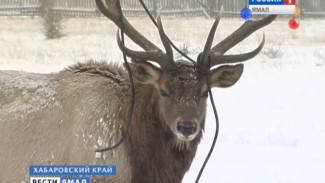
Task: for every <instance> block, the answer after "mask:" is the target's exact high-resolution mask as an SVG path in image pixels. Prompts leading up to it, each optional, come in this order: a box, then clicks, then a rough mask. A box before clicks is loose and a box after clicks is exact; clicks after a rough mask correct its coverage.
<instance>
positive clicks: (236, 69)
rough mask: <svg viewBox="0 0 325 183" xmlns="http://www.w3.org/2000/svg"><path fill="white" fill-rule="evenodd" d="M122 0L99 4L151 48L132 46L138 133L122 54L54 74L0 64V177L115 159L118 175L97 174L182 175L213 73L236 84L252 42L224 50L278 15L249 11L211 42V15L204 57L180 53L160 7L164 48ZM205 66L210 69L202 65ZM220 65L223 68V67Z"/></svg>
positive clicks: (17, 178) (128, 181)
mask: <svg viewBox="0 0 325 183" xmlns="http://www.w3.org/2000/svg"><path fill="white" fill-rule="evenodd" d="M118 3H119V1H118V0H106V1H105V2H103V1H102V0H96V4H97V6H98V9H99V10H100V12H101V13H102V14H103V15H104V16H106V17H107V18H108V19H110V20H111V21H113V22H114V23H115V24H116V25H117V27H119V28H121V26H122V25H123V31H124V32H125V34H126V35H127V36H128V37H129V38H130V39H131V40H132V41H133V42H135V43H136V44H137V45H139V46H140V47H141V48H142V49H143V50H144V51H137V50H132V49H130V48H128V47H127V46H125V45H124V44H123V43H122V41H121V38H120V34H117V43H118V46H119V47H120V49H121V51H122V52H123V53H124V54H125V55H126V56H127V57H129V58H131V61H130V62H129V65H130V68H131V72H132V74H133V77H134V78H133V81H134V87H135V99H136V100H135V108H134V111H133V119H132V126H131V130H130V134H129V136H128V138H127V139H125V141H124V142H123V143H122V144H121V145H119V146H118V147H116V148H114V149H111V150H109V151H104V152H95V151H96V150H97V149H100V148H105V147H109V146H113V145H115V144H116V143H117V142H118V141H119V140H120V139H121V138H122V137H123V134H124V133H125V132H126V129H125V123H126V121H127V118H128V113H129V112H130V108H129V105H130V102H131V99H130V97H129V96H130V82H131V81H130V79H129V78H128V74H127V72H126V70H125V69H124V68H123V67H122V66H120V65H116V64H110V63H108V62H105V61H102V62H98V61H93V60H91V61H89V62H86V63H78V64H76V65H73V66H70V67H68V68H66V69H64V70H62V71H60V72H57V73H50V74H38V73H27V72H23V71H9V70H1V71H0V147H1V148H0V165H1V166H0V180H1V182H10V183H11V182H12V183H14V182H29V170H28V168H29V165H116V176H93V177H91V181H92V182H97V183H98V182H103V183H104V182H105V183H113V182H121V183H146V182H148V183H149V182H150V183H152V182H155V183H165V182H168V183H170V182H173V183H180V182H181V181H182V179H183V176H184V174H185V173H186V172H187V171H188V169H189V168H190V166H191V163H192V160H193V158H194V156H195V154H196V150H197V147H198V144H199V142H200V140H201V138H202V131H203V129H204V126H205V116H206V105H207V98H208V87H207V83H206V77H207V75H209V78H210V79H209V84H210V85H211V87H221V88H226V87H230V86H232V85H234V84H235V83H236V82H237V81H238V80H239V78H240V77H241V75H242V73H243V69H244V65H243V63H242V62H244V61H247V60H250V59H252V58H253V57H255V56H256V55H257V54H258V53H259V52H260V51H261V50H262V48H263V45H264V43H265V36H264V35H263V40H262V41H261V43H260V44H259V46H258V47H257V48H256V49H254V50H253V51H251V52H248V53H243V54H233V55H226V54H225V53H226V52H227V51H228V50H229V49H231V48H232V47H234V46H235V45H237V44H238V43H239V42H241V41H242V40H243V39H245V38H247V37H248V36H249V35H251V34H252V33H253V32H255V31H256V30H258V29H260V28H262V27H265V26H267V25H269V24H270V23H271V22H272V21H273V20H274V19H275V18H276V16H275V15H270V16H267V17H264V18H261V19H258V20H247V21H245V23H244V24H243V25H242V26H241V27H239V28H238V29H237V30H236V31H234V32H233V33H231V34H230V35H229V36H228V37H226V38H225V39H224V40H223V41H221V42H219V43H218V44H216V45H215V46H213V47H212V44H213V37H214V34H215V32H216V28H217V26H218V23H219V20H220V16H217V18H216V20H215V22H214V23H213V25H212V28H211V30H210V33H209V35H208V38H207V41H206V43H205V46H204V50H203V51H202V52H201V53H200V54H199V56H198V59H197V65H193V64H191V63H190V62H189V61H186V60H182V59H180V60H176V61H175V60H174V57H173V49H172V47H171V45H170V42H169V38H168V37H167V35H166V33H165V31H164V28H163V25H162V21H161V16H160V14H159V15H158V17H157V21H158V33H159V36H160V38H161V41H162V43H163V47H164V51H163V50H162V49H160V48H159V47H158V46H156V45H155V44H154V43H152V42H151V41H149V40H148V39H147V38H146V37H145V36H144V35H142V34H141V33H140V32H139V31H137V30H136V29H135V28H134V27H133V26H132V25H131V24H130V23H129V21H128V20H127V19H126V17H125V16H124V15H122V14H121V11H119V4H118ZM198 65H199V66H201V67H204V68H206V71H202V69H199V67H198ZM214 67H215V68H214Z"/></svg>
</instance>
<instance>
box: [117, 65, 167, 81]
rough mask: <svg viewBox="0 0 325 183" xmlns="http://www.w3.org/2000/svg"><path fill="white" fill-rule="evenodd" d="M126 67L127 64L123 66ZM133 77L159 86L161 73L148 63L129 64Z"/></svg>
mask: <svg viewBox="0 0 325 183" xmlns="http://www.w3.org/2000/svg"><path fill="white" fill-rule="evenodd" d="M123 66H124V67H125V63H124V64H123ZM129 66H130V69H131V72H132V74H133V77H134V78H135V79H136V80H137V81H139V82H141V83H146V84H153V85H155V84H157V83H158V80H159V76H160V74H161V71H160V70H159V68H157V67H156V66H154V65H153V64H151V63H148V62H141V63H129Z"/></svg>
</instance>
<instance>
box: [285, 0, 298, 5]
mask: <svg viewBox="0 0 325 183" xmlns="http://www.w3.org/2000/svg"><path fill="white" fill-rule="evenodd" d="M284 4H285V5H296V0H284Z"/></svg>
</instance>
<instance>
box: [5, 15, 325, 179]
mask: <svg viewBox="0 0 325 183" xmlns="http://www.w3.org/2000/svg"><path fill="white" fill-rule="evenodd" d="M131 22H132V23H134V25H135V26H136V27H138V29H140V30H141V32H143V34H145V35H147V36H148V37H149V39H151V40H153V41H154V42H155V43H157V44H160V41H159V37H158V34H157V31H156V30H155V29H154V28H153V26H152V24H151V23H150V22H149V21H148V20H142V19H140V18H132V19H131ZM163 22H164V25H165V29H166V31H167V33H168V34H169V35H170V36H171V38H172V39H173V40H175V42H176V44H177V45H180V46H183V47H184V45H186V46H185V47H186V48H188V50H189V52H190V54H191V55H192V56H193V58H195V54H197V53H198V52H200V51H201V50H202V47H203V46H204V42H205V39H206V36H207V34H208V31H209V29H210V26H211V25H212V22H213V20H206V19H203V18H194V19H178V20H176V19H164V20H163ZM242 22H243V21H242V20H239V19H223V20H222V22H221V25H220V28H218V32H217V35H216V41H218V40H221V39H222V38H223V37H225V36H226V35H228V34H229V33H230V32H231V31H234V30H235V29H236V27H238V26H239V25H240V24H241V23H242ZM287 22H288V20H279V21H276V22H274V23H273V24H272V25H270V26H268V27H266V28H264V29H263V30H262V31H258V33H256V34H254V35H252V36H251V37H250V38H249V39H247V40H245V41H243V43H241V44H240V45H238V46H237V47H236V48H234V49H232V50H231V51H230V53H239V52H244V51H249V50H251V49H253V48H254V47H255V46H257V45H258V40H259V39H260V38H261V35H262V32H263V31H264V32H265V34H266V44H265V47H264V51H263V53H261V54H260V55H259V56H257V57H256V58H254V59H253V60H251V61H250V62H248V63H246V64H245V71H244V74H243V76H242V78H241V79H240V80H239V82H238V83H237V84H236V85H235V86H234V87H231V88H227V89H214V90H213V93H214V96H215V103H216V105H217V109H218V114H219V119H220V133H219V138H218V142H217V145H216V148H215V150H214V152H213V155H212V157H211V159H210V161H209V162H208V164H207V168H206V170H205V171H204V173H203V175H202V179H201V182H202V183H215V182H217V183H239V182H243V183H255V182H256V183H260V182H263V183H306V182H313V183H323V182H325V173H324V171H325V110H324V109H325V34H324V30H323V28H324V27H325V21H323V20H304V21H301V27H300V28H299V29H298V30H295V31H293V30H290V29H289V27H288V26H287ZM63 27H64V32H65V33H66V36H65V37H63V38H61V39H59V40H45V39H44V36H43V34H42V32H41V24H40V20H39V19H38V18H34V19H30V18H12V17H0V69H14V70H25V71H30V72H42V73H48V72H55V71H58V70H60V69H62V68H64V67H66V66H67V65H71V64H73V63H76V62H78V61H86V60H87V59H96V60H104V59H105V60H108V61H119V60H121V54H120V51H119V50H118V48H117V45H116V41H115V31H116V27H115V26H114V25H113V24H112V23H110V22H109V21H107V20H106V19H104V18H98V17H97V18H96V17H95V18H79V19H69V20H65V21H64V26H63ZM128 44H129V45H130V44H131V43H128ZM279 46H280V47H281V49H280V50H281V51H279V52H278V51H277V48H278V47H279ZM214 127H215V122H214V117H213V113H212V110H211V105H210V104H209V105H208V116H207V125H206V130H205V135H204V137H203V141H202V143H201V144H200V146H199V148H198V152H197V156H196V158H195V160H194V163H193V164H192V167H191V169H190V171H189V172H188V173H187V174H186V176H185V178H184V181H183V182H184V183H192V182H194V180H195V178H196V175H197V173H198V171H199V168H200V166H201V164H202V163H203V160H204V158H205V156H206V154H207V153H208V150H209V147H210V144H211V142H212V139H213V134H214Z"/></svg>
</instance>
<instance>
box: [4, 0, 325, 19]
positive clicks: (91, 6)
mask: <svg viewBox="0 0 325 183" xmlns="http://www.w3.org/2000/svg"><path fill="white" fill-rule="evenodd" d="M42 1H44V0H0V16H35V15H39V14H40V12H41V11H40V4H41V2H42ZM53 1H55V4H54V7H53V10H54V11H55V12H56V13H60V14H61V15H63V16H93V15H99V12H98V10H97V8H96V4H95V1H94V0H53ZM144 2H145V3H146V5H147V6H148V8H149V10H150V11H152V12H153V13H155V12H156V9H157V7H163V10H162V14H165V15H169V16H209V15H214V14H215V13H216V12H217V10H218V9H219V8H220V6H221V4H223V7H224V13H223V16H226V17H239V12H240V10H241V9H242V8H243V7H245V6H246V5H247V2H248V0H223V1H221V0H144ZM121 4H122V9H123V11H124V12H125V14H126V15H127V16H143V15H145V12H144V10H143V8H142V7H141V5H140V3H139V1H138V0H121ZM297 4H298V6H299V7H300V8H301V9H302V16H304V17H325V0H313V1H310V0H300V1H298V0H297Z"/></svg>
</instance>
